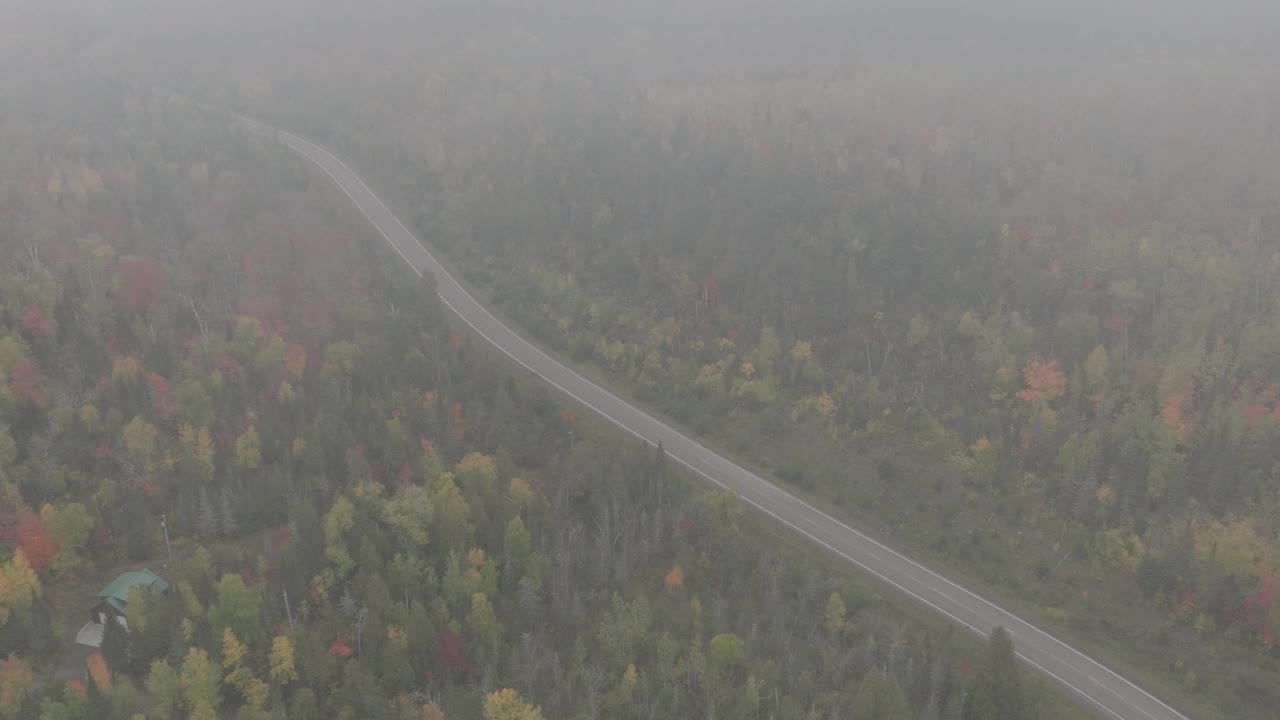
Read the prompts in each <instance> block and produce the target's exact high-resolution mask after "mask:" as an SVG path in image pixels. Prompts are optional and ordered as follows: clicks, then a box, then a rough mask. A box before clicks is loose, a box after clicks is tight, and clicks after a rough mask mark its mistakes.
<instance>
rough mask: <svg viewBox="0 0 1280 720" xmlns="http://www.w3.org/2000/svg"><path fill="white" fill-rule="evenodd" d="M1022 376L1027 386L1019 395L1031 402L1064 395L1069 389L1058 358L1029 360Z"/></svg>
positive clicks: (1046, 400)
mask: <svg viewBox="0 0 1280 720" xmlns="http://www.w3.org/2000/svg"><path fill="white" fill-rule="evenodd" d="M1022 378H1023V380H1024V381H1025V382H1026V384H1027V387H1026V389H1025V390H1022V391H1021V392H1019V393H1018V397H1020V398H1022V399H1023V400H1026V401H1027V402H1029V403H1039V402H1048V401H1050V400H1053V399H1056V398H1059V397H1062V394H1063V393H1065V392H1066V390H1067V380H1066V378H1065V377H1064V376H1063V374H1062V371H1061V370H1059V369H1058V361H1057V360H1049V361H1047V362H1046V361H1044V360H1042V359H1040V358H1032V359H1030V360H1028V361H1027V365H1026V367H1024V368H1023V369H1022Z"/></svg>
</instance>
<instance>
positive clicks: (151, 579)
mask: <svg viewBox="0 0 1280 720" xmlns="http://www.w3.org/2000/svg"><path fill="white" fill-rule="evenodd" d="M134 585H142V586H143V587H148V588H151V591H152V592H164V591H165V590H168V589H169V583H167V582H165V581H164V580H162V579H160V576H159V575H156V574H155V573H153V572H151V571H150V570H148V569H146V568H142V569H141V570H132V571H130V572H126V573H120V577H118V578H116V579H115V580H112V581H111V584H110V585H108V586H106V587H104V588H102V590H100V591H99V592H98V599H99V600H100V601H106V603H107V604H108V605H110V606H111V607H113V608H115V609H116V611H117V612H119V613H120V614H121V615H127V614H128V613H127V610H126V608H127V607H128V605H129V588H131V587H133V586H134Z"/></svg>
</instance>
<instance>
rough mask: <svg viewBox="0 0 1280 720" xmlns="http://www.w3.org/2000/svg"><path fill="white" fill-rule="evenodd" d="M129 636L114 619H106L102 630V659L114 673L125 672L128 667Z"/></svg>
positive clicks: (129, 653)
mask: <svg viewBox="0 0 1280 720" xmlns="http://www.w3.org/2000/svg"><path fill="white" fill-rule="evenodd" d="M130 639H131V638H130V635H129V632H128V631H127V630H125V629H124V626H123V625H121V624H120V623H119V622H118V621H117V620H116V619H115V618H107V622H106V625H104V626H103V628H102V645H101V647H100V649H101V650H102V659H103V660H106V661H107V667H109V668H111V669H112V670H113V671H115V672H126V671H127V669H128V668H129V667H130V661H129V658H130V655H131V649H130Z"/></svg>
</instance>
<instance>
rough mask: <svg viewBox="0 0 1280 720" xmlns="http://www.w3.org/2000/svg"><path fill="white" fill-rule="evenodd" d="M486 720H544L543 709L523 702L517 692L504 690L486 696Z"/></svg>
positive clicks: (508, 689)
mask: <svg viewBox="0 0 1280 720" xmlns="http://www.w3.org/2000/svg"><path fill="white" fill-rule="evenodd" d="M484 720H542V708H540V707H538V706H537V705H530V704H529V703H527V702H525V701H524V700H521V699H520V694H519V693H517V692H516V691H515V690H512V689H511V688H503V689H501V690H497V691H494V692H491V693H489V694H488V695H486V696H485V698H484Z"/></svg>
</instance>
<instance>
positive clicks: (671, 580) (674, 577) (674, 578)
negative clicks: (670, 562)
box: [662, 565, 684, 593]
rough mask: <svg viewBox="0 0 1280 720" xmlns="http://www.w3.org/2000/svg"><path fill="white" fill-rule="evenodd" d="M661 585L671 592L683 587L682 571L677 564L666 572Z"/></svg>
mask: <svg viewBox="0 0 1280 720" xmlns="http://www.w3.org/2000/svg"><path fill="white" fill-rule="evenodd" d="M662 586H663V587H665V588H666V589H667V592H669V593H673V592H675V591H676V590H679V589H680V588H682V587H684V571H683V570H681V569H680V566H679V565H676V566H674V567H672V568H671V572H669V573H667V577H666V578H664V579H663V581H662Z"/></svg>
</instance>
